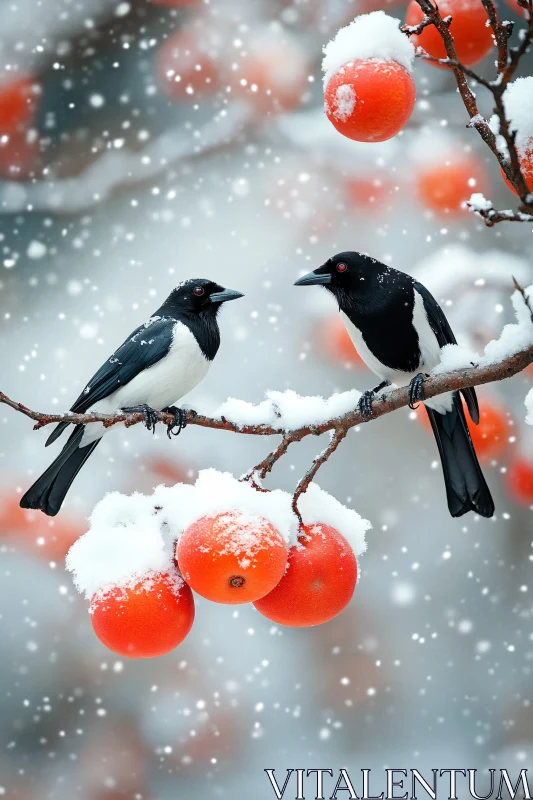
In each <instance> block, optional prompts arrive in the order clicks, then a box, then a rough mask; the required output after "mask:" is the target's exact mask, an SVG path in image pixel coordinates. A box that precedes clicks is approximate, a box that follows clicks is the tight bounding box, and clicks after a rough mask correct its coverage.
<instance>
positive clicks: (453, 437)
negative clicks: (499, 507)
mask: <svg viewBox="0 0 533 800" xmlns="http://www.w3.org/2000/svg"><path fill="white" fill-rule="evenodd" d="M426 411H427V412H428V416H429V420H430V422H431V427H432V428H433V433H434V434H435V439H436V440H437V445H438V448H439V453H440V457H441V461H442V471H443V473H444V483H445V484H446V495H447V497H448V508H449V509H450V514H451V515H452V517H460V516H462V515H463V514H466V512H467V511H475V512H476V513H477V514H480V515H481V516H482V517H492V515H493V514H494V501H493V499H492V497H491V494H490V491H489V487H488V486H487V484H486V481H485V478H484V477H483V473H482V472H481V467H480V466H479V462H478V460H477V456H476V451H475V450H474V445H473V444H472V439H471V438H470V433H469V431H468V426H467V423H466V418H465V414H464V411H463V406H462V403H461V399H460V397H459V395H458V394H454V395H453V406H452V409H451V411H448V412H447V413H446V414H439V412H438V411H434V410H433V409H431V408H428V407H427V406H426Z"/></svg>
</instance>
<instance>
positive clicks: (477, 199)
mask: <svg viewBox="0 0 533 800" xmlns="http://www.w3.org/2000/svg"><path fill="white" fill-rule="evenodd" d="M468 206H469V208H470V210H471V211H478V212H479V211H490V209H491V208H492V207H493V206H492V201H491V200H487V198H486V197H485V195H484V194H483V193H482V192H474V194H472V195H470V199H469V200H468Z"/></svg>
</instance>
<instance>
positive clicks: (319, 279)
mask: <svg viewBox="0 0 533 800" xmlns="http://www.w3.org/2000/svg"><path fill="white" fill-rule="evenodd" d="M330 283H331V275H330V274H329V272H321V273H317V272H308V273H307V275H304V276H303V277H301V278H298V280H297V281H295V282H294V285H295V286H328V285H329V284H330Z"/></svg>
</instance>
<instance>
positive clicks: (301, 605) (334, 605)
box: [254, 523, 357, 628]
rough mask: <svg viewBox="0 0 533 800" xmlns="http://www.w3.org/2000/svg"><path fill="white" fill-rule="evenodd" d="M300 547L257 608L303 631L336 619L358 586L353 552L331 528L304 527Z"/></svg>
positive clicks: (282, 623) (290, 556)
mask: <svg viewBox="0 0 533 800" xmlns="http://www.w3.org/2000/svg"><path fill="white" fill-rule="evenodd" d="M303 530H304V535H303V536H302V537H300V546H298V547H292V548H291V550H290V551H289V560H288V565H287V571H286V572H285V575H284V576H283V578H282V579H281V580H280V582H279V583H278V585H277V586H276V587H275V589H273V590H272V591H271V592H270V594H267V595H266V597H262V598H261V599H260V600H256V601H255V603H254V607H255V608H256V609H257V610H258V611H259V612H260V613H261V614H263V616H265V617H267V618H268V619H271V620H272V621H273V622H277V623H279V624H280V625H288V626H290V627H295V628H300V627H308V626H310V625H320V624H322V623H323V622H328V620H330V619H333V617H336V616H337V614H340V612H341V611H342V610H343V608H345V607H346V606H347V605H348V603H349V602H350V600H351V598H352V595H353V592H354V589H355V584H356V583H357V560H356V558H355V555H354V553H353V550H352V548H351V547H350V545H349V544H348V542H347V541H346V539H345V538H344V537H343V536H341V534H340V533H339V532H338V531H337V530H335V528H332V527H331V526H330V525H325V524H324V523H318V524H316V525H308V526H305V527H304V529H303Z"/></svg>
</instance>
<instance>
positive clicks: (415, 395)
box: [409, 372, 429, 410]
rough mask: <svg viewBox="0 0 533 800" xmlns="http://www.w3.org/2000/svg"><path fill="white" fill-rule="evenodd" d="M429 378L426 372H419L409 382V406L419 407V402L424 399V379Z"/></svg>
mask: <svg viewBox="0 0 533 800" xmlns="http://www.w3.org/2000/svg"><path fill="white" fill-rule="evenodd" d="M426 378H429V375H427V374H426V373H425V372H419V373H418V375H415V377H414V378H413V379H412V380H411V382H410V384H409V408H412V409H413V410H414V409H415V408H418V404H419V403H420V401H421V400H423V399H424V381H425V380H426Z"/></svg>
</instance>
